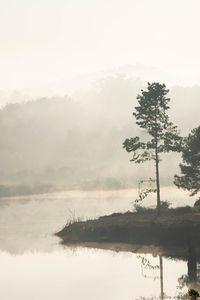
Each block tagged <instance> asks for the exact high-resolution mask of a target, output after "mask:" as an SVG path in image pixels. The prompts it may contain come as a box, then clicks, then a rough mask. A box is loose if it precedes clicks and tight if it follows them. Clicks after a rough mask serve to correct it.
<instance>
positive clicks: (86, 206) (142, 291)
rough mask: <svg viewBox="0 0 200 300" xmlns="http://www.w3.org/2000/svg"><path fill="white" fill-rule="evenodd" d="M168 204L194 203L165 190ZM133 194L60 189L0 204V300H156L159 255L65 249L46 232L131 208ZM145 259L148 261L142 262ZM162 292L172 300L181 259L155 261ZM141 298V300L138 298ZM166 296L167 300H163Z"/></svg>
mask: <svg viewBox="0 0 200 300" xmlns="http://www.w3.org/2000/svg"><path fill="white" fill-rule="evenodd" d="M164 193H165V194H166V195H168V196H167V199H169V200H170V201H171V202H172V201H173V199H174V198H176V202H174V203H173V205H174V206H176V205H185V204H188V203H190V204H193V202H194V200H193V201H192V200H191V199H189V198H188V195H187V194H184V193H180V192H178V191H177V190H170V191H169V190H165V191H164ZM136 194H137V192H136V191H115V192H111V191H110V192H62V193H56V194H51V195H38V196H29V197H21V198H13V199H2V200H1V202H0V265H1V268H0V278H1V281H0V299H3V300H18V299H19V300H56V299H59V300H64V299H65V300H66V299H70V300H86V299H87V300H94V299H95V300H98V299H99V300H100V299H101V300H103V299H105V300H107V299H108V300H126V299H127V300H133V299H151V298H152V297H154V298H152V299H159V296H160V292H161V283H160V279H161V276H160V275H161V273H160V268H159V267H160V261H161V258H160V257H159V256H156V255H157V254H156V253H153V254H152V251H149V254H148V251H145V252H146V254H143V253H131V252H129V251H120V252H115V251H110V250H100V249H90V248H82V247H78V248H69V247H68V248H67V247H63V246H61V245H60V244H59V239H58V238H57V237H55V236H53V232H56V231H58V230H59V229H61V228H62V227H63V226H64V225H65V224H66V222H68V221H69V220H70V219H78V218H82V219H87V218H89V217H90V218H91V217H92V218H95V217H97V216H100V215H103V214H109V213H112V212H114V211H127V210H131V209H132V208H133V206H132V201H133V200H134V199H135V197H136V196H137V195H136ZM152 203H153V200H152V199H150V200H148V201H146V203H145V204H146V205H149V204H152ZM147 262H148V263H147ZM162 262H163V271H162V273H163V282H164V293H165V294H166V295H167V296H168V297H172V298H171V299H174V297H175V296H176V295H178V293H180V292H184V291H186V290H187V287H186V285H185V286H184V287H183V289H182V290H178V289H177V286H178V285H179V282H178V278H180V277H181V276H182V275H183V274H187V273H188V268H187V262H186V261H182V260H178V259H176V260H170V259H169V258H165V257H162ZM142 297H144V298H142ZM166 299H167V298H166Z"/></svg>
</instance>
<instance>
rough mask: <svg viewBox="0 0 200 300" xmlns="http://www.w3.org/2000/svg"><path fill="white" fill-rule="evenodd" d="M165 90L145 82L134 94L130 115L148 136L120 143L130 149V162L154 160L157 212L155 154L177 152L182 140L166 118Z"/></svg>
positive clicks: (156, 161) (156, 164) (158, 205)
mask: <svg viewBox="0 0 200 300" xmlns="http://www.w3.org/2000/svg"><path fill="white" fill-rule="evenodd" d="M168 92H169V90H168V89H166V86H165V85H164V84H160V83H157V82H154V83H152V84H150V83H148V86H147V91H144V90H141V95H138V96H137V99H138V103H139V106H136V107H135V112H133V115H134V116H135V118H136V124H138V125H139V126H140V127H141V128H143V129H145V130H146V132H147V133H148V135H149V136H150V137H151V139H150V140H148V141H146V142H141V141H140V138H139V137H138V136H136V137H134V138H130V139H126V140H125V141H124V143H123V147H124V148H125V149H126V151H127V152H133V158H132V159H131V161H134V162H135V163H141V162H145V161H150V160H154V161H155V168H156V191H157V212H158V214H159V212H160V180H159V162H160V157H159V154H160V153H162V152H169V151H180V150H181V140H182V139H181V137H180V136H179V134H178V131H177V126H174V125H173V124H172V122H170V121H169V117H168V115H167V110H168V109H169V106H168V103H169V101H170V98H167V97H166V95H167V93H168Z"/></svg>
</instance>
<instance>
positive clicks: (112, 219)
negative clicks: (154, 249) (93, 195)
mask: <svg viewBox="0 0 200 300" xmlns="http://www.w3.org/2000/svg"><path fill="white" fill-rule="evenodd" d="M56 235H58V236H59V237H61V238H62V241H63V243H65V244H68V243H87V242H97V243H128V244H134V243H140V244H146V245H148V244H151V245H152V244H154V245H156V244H159V245H167V244H170V245H188V243H189V242H190V241H192V243H194V242H195V244H197V245H199V244H200V209H199V208H191V207H182V208H181V207H180V208H176V209H167V210H165V211H162V212H161V215H160V216H159V217H157V213H156V210H153V209H149V210H148V209H144V210H141V211H138V212H126V213H123V214H122V213H115V214H112V215H109V216H103V217H100V218H99V219H96V220H87V221H79V222H74V223H70V224H68V225H66V226H65V227H64V228H63V229H62V230H61V231H60V232H58V233H57V234H56Z"/></svg>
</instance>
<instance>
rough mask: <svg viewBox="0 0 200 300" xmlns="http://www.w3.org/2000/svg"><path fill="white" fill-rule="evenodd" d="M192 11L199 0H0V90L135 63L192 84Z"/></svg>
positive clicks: (195, 21) (199, 78)
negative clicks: (156, 69)
mask: <svg viewBox="0 0 200 300" xmlns="http://www.w3.org/2000/svg"><path fill="white" fill-rule="evenodd" d="M199 11H200V1H199V0H35V1H32V0H12V1H11V0H6V1H3V0H0V39H1V44H0V45H1V50H0V77H1V85H0V89H6V88H8V89H9V88H11V89H12V88H24V87H27V86H33V85H45V84H49V83H51V82H58V81H60V80H63V79H65V78H67V77H73V76H77V75H79V74H85V73H90V72H97V71H98V70H109V69H112V68H115V67H119V66H121V65H125V64H132V65H135V64H138V63H139V64H142V65H144V66H149V67H155V68H158V70H160V71H161V73H162V72H163V74H165V75H166V77H165V75H163V76H164V77H165V78H164V77H163V79H166V78H168V79H171V80H172V81H174V83H181V84H188V85H192V84H196V83H198V84H200V55H199V53H200V39H199V28H200V18H199ZM161 81H163V80H162V78H161Z"/></svg>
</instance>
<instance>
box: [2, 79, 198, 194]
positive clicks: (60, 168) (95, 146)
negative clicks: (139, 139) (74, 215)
mask: <svg viewBox="0 0 200 300" xmlns="http://www.w3.org/2000/svg"><path fill="white" fill-rule="evenodd" d="M144 86H145V82H144V81H143V80H140V79H135V78H132V77H127V76H125V75H119V74H117V75H112V76H111V75H110V76H107V77H103V78H100V79H98V80H96V81H95V82H93V83H92V84H90V85H89V86H87V87H85V88H81V89H77V90H75V91H74V92H73V95H70V96H63V97H61V96H60V97H58V96H57V97H56V96H54V97H43V98H36V99H32V100H27V101H25V100H24V99H22V101H18V98H16V103H15V102H14V101H13V99H12V102H11V101H10V103H8V104H5V105H4V106H3V107H2V108H1V111H0V137H1V138H0V169H1V172H0V180H1V185H2V186H1V195H2V196H7V195H21V194H27V193H38V192H49V191H56V190H64V189H89V190H90V189H119V188H120V189H121V188H133V187H137V185H138V181H139V180H145V179H148V178H149V177H154V169H153V164H152V163H147V164H144V165H139V166H138V165H135V164H133V163H131V162H130V159H131V158H132V156H131V154H127V153H126V151H125V150H124V149H123V148H122V143H123V141H124V140H125V138H127V137H131V136H133V135H142V136H143V137H145V133H144V132H143V131H141V129H139V127H138V126H137V125H136V124H135V120H134V117H133V116H132V112H133V110H134V107H135V106H136V104H137V102H136V101H137V100H136V96H137V94H138V93H140V90H141V88H143V87H144ZM170 97H171V102H170V106H171V109H170V117H171V119H172V121H173V122H174V123H175V124H177V125H178V127H179V129H180V133H181V135H182V136H185V135H187V134H188V133H189V132H190V130H191V129H192V128H194V127H197V126H198V111H199V108H200V104H199V97H200V87H199V86H194V87H188V88H187V87H181V86H173V87H171V89H170ZM8 101H9V100H8ZM179 162H180V155H179V154H167V155H163V162H162V163H161V181H162V183H163V185H165V186H172V185H173V176H174V174H175V173H176V172H177V171H178V164H179ZM13 186H14V187H13ZM16 186H18V187H16Z"/></svg>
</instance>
